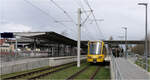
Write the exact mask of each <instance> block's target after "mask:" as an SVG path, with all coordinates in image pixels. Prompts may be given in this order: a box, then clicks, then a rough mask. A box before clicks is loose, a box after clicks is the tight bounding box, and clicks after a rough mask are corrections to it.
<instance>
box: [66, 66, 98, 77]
mask: <svg viewBox="0 0 150 80" xmlns="http://www.w3.org/2000/svg"><path fill="white" fill-rule="evenodd" d="M89 67H90V65H87V66H86V67H84V68H83V69H81V70H80V71H78V72H76V73H75V74H73V75H71V76H70V77H68V78H67V79H66V80H73V79H76V77H77V76H79V75H81V73H83V72H85V71H86V70H88V69H89ZM99 70H100V66H97V68H96V70H95V71H94V72H92V75H89V76H90V80H94V78H95V76H96V74H97V73H98V71H99Z"/></svg>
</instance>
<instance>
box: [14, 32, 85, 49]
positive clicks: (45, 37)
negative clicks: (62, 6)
mask: <svg viewBox="0 0 150 80" xmlns="http://www.w3.org/2000/svg"><path fill="white" fill-rule="evenodd" d="M14 34H15V35H16V36H21V37H24V38H30V39H32V42H33V40H34V39H35V40H39V41H42V42H45V43H56V44H57V43H58V44H66V45H71V46H77V41H76V40H73V39H71V38H68V37H66V36H63V35H61V34H58V33H56V32H15V33H14ZM30 41H31V40H30ZM18 42H21V41H18ZM22 42H27V41H22ZM81 47H86V44H81Z"/></svg>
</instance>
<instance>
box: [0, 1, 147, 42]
mask: <svg viewBox="0 0 150 80" xmlns="http://www.w3.org/2000/svg"><path fill="white" fill-rule="evenodd" d="M53 1H54V2H55V3H57V4H58V5H59V6H60V7H61V8H62V9H64V10H65V11H66V12H67V13H68V14H69V16H71V18H69V17H68V16H67V15H66V14H64V12H63V11H62V10H61V9H60V8H58V7H57V6H56V5H54V4H53V3H52V1H51V0H0V32H10V31H11V32H12V31H17V32H18V31H19V32H20V31H55V32H57V33H62V32H65V33H66V36H68V37H70V38H73V39H77V26H76V24H77V9H78V8H80V7H81V6H82V8H84V10H86V11H87V12H86V14H85V13H82V21H84V20H85V18H86V15H89V14H90V12H88V11H89V10H90V9H89V7H88V6H87V4H85V2H84V0H53ZM85 1H86V0H85ZM88 1H89V4H90V6H91V7H92V9H93V13H94V15H95V17H96V19H104V21H97V22H98V24H99V28H100V30H98V28H97V26H96V24H95V23H94V22H93V16H92V15H90V17H89V19H88V20H87V22H86V23H85V25H84V26H82V39H83V40H98V39H108V38H109V37H110V36H113V37H114V39H121V38H118V36H123V35H124V30H123V29H122V28H121V27H127V28H128V39H130V40H140V39H143V38H144V32H145V31H144V30H145V27H144V23H145V22H144V19H145V13H144V10H145V8H144V6H139V5H137V3H139V2H147V3H149V6H148V10H149V11H148V12H149V13H148V14H149V16H148V19H149V21H148V25H150V1H149V0H88ZM71 19H73V22H72V20H71ZM56 21H58V22H56ZM100 31H101V32H100ZM122 39H123V38H122Z"/></svg>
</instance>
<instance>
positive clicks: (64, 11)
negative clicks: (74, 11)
mask: <svg viewBox="0 0 150 80" xmlns="http://www.w3.org/2000/svg"><path fill="white" fill-rule="evenodd" d="M49 1H51V2H52V3H53V4H54V5H55V6H56V7H57V8H59V9H60V10H62V11H63V13H64V14H65V15H66V16H67V17H68V18H70V20H71V21H72V22H73V24H75V26H76V25H77V24H76V22H75V21H74V20H73V18H72V17H71V16H70V15H69V13H68V12H67V11H66V10H65V9H63V8H62V7H60V5H58V4H57V3H56V2H55V1H54V0H49Z"/></svg>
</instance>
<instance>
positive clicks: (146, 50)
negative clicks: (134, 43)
mask: <svg viewBox="0 0 150 80" xmlns="http://www.w3.org/2000/svg"><path fill="white" fill-rule="evenodd" d="M138 5H143V6H145V50H144V56H145V63H146V66H145V69H146V70H147V71H148V57H147V56H148V37H147V5H148V3H138Z"/></svg>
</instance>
